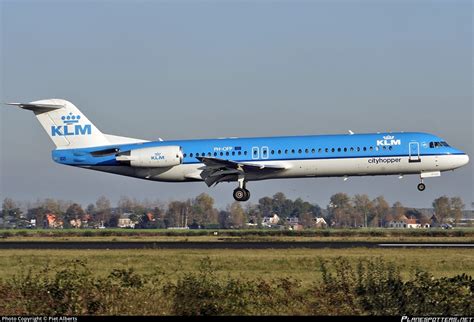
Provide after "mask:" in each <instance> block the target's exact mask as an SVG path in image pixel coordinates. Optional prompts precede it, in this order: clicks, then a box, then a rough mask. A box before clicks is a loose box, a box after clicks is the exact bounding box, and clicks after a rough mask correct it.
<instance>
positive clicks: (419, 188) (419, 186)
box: [417, 183, 426, 191]
mask: <svg viewBox="0 0 474 322" xmlns="http://www.w3.org/2000/svg"><path fill="white" fill-rule="evenodd" d="M417 188H418V191H424V190H425V189H426V186H425V184H424V183H419V184H418V186H417Z"/></svg>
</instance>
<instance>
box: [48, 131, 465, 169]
mask: <svg viewBox="0 0 474 322" xmlns="http://www.w3.org/2000/svg"><path fill="white" fill-rule="evenodd" d="M442 141H444V140H442V139H441V138H439V137H437V136H435V135H432V134H428V133H418V132H396V133H370V134H354V135H348V134H339V135H311V136H284V137H260V138H228V139H195V140H174V141H153V142H146V143H138V144H122V145H111V146H102V147H93V148H83V149H69V150H54V151H53V159H54V160H55V161H56V162H59V163H63V164H70V165H116V164H118V163H117V162H116V161H115V156H114V155H113V154H111V155H107V156H102V157H93V156H91V155H90V152H94V151H100V150H104V149H108V148H111V147H114V148H118V149H120V151H128V150H132V149H140V148H147V147H159V146H167V145H177V146H181V147H182V150H183V154H185V157H184V160H183V163H184V164H194V163H200V162H199V161H198V160H197V159H196V156H209V153H210V156H211V157H216V158H222V159H228V160H234V161H241V162H252V161H254V162H255V161H261V160H266V161H273V160H279V161H283V160H305V159H340V158H373V157H404V156H405V157H406V156H408V155H409V150H410V142H414V144H412V149H415V150H412V152H413V153H415V152H416V146H417V145H416V143H418V145H419V153H420V156H427V155H446V154H464V152H462V151H460V150H457V149H455V148H453V147H446V146H441V147H437V148H430V144H429V143H430V142H442ZM236 148H237V149H236ZM364 148H366V150H365V151H364ZM371 148H372V150H371ZM313 149H314V153H313ZM320 149H321V150H320ZM326 149H328V150H327V152H326ZM333 149H334V151H333ZM339 149H340V151H339ZM344 149H346V151H344ZM358 149H359V151H357V150H358ZM377 149H378V150H377ZM253 150H257V151H258V157H257V156H256V155H254V154H253ZM265 150H266V155H263V154H264V153H265ZM278 150H280V151H281V153H280V154H279V153H278ZM285 150H287V153H285ZM292 150H294V152H292ZM299 150H301V153H300V152H299ZM306 150H308V152H306ZM232 152H234V154H232ZM239 152H240V155H239ZM272 152H273V153H272ZM196 153H198V154H199V155H196ZM221 153H222V154H221ZM79 154H80V156H81V157H80V158H77V156H78V155H79ZM191 154H192V156H191ZM203 154H204V155H203Z"/></svg>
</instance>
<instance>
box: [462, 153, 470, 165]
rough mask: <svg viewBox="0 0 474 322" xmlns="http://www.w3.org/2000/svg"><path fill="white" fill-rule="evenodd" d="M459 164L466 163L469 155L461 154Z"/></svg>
mask: <svg viewBox="0 0 474 322" xmlns="http://www.w3.org/2000/svg"><path fill="white" fill-rule="evenodd" d="M461 157H462V158H461V166H463V165H466V164H468V163H469V156H468V155H467V154H464V155H462V156H461Z"/></svg>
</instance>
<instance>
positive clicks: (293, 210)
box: [0, 192, 465, 229]
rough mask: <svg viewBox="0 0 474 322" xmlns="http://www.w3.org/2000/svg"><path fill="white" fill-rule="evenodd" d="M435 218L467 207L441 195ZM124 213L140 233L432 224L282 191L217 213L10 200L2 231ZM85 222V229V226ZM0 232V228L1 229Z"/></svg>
mask: <svg viewBox="0 0 474 322" xmlns="http://www.w3.org/2000/svg"><path fill="white" fill-rule="evenodd" d="M432 206H433V213H434V214H435V217H436V219H437V220H438V222H439V223H445V222H448V221H452V222H455V223H457V222H458V221H459V220H460V219H461V217H462V211H463V209H464V208H465V205H464V203H463V201H462V199H461V198H460V197H447V196H441V197H439V198H436V199H435V200H434V201H433V203H432ZM124 214H126V215H127V217H128V218H130V220H131V221H132V222H135V223H136V225H135V228H169V227H190V228H234V229H239V228H245V227H247V226H248V223H253V226H254V227H257V228H261V227H262V219H263V218H264V217H270V216H273V215H274V214H277V215H278V217H279V219H280V221H279V223H278V224H279V225H280V226H285V225H288V219H289V218H298V221H299V224H300V225H302V226H303V227H304V228H312V227H314V225H315V218H318V217H323V218H324V219H325V220H326V222H327V224H328V226H329V227H338V228H341V227H342V228H344V227H384V226H386V224H387V223H389V222H390V221H393V220H402V219H403V218H413V219H416V220H417V221H418V222H420V223H422V224H423V223H429V222H430V221H431V220H432V218H431V215H432V214H431V213H427V212H426V211H425V212H423V211H420V210H418V209H413V208H407V207H405V206H404V205H403V204H402V203H401V202H399V201H397V202H395V203H394V204H392V205H390V204H389V203H388V202H387V201H386V200H385V198H384V197H383V196H378V197H376V198H374V199H370V198H369V196H368V195H366V194H356V195H354V196H349V195H348V194H346V193H336V194H334V195H332V196H331V197H330V200H329V203H328V205H327V206H326V207H325V208H321V207H320V206H319V205H318V204H314V203H310V202H308V201H304V200H302V199H301V198H296V199H294V200H293V199H290V198H287V197H286V196H285V195H284V194H283V193H282V192H278V193H276V194H274V195H273V196H271V197H270V196H267V197H263V198H260V199H259V200H258V202H257V203H256V204H253V203H246V204H242V203H239V202H233V203H232V204H229V205H228V206H227V207H225V209H217V208H216V207H215V201H214V199H213V198H212V197H211V196H209V195H208V194H206V193H202V194H200V195H198V196H197V197H195V198H189V199H187V200H184V201H180V200H175V201H171V202H169V203H163V202H161V201H159V200H155V201H150V200H147V199H145V200H137V199H135V198H130V197H126V196H122V197H120V199H119V200H118V202H117V204H116V205H115V206H113V205H112V202H111V201H110V200H109V199H108V198H107V197H105V196H100V197H99V198H98V199H97V200H96V202H95V203H90V204H88V205H87V206H86V207H85V208H83V206H82V205H81V204H79V203H77V202H73V201H64V200H57V199H52V198H47V199H44V200H37V201H35V202H19V201H15V200H13V199H11V198H5V199H4V200H3V204H2V211H1V214H0V219H1V220H0V222H1V223H2V225H3V228H6V227H17V228H23V227H26V226H27V225H28V223H29V222H31V220H32V219H34V220H35V222H36V227H37V228H46V227H49V226H48V216H54V219H55V220H57V221H60V222H62V223H63V225H62V226H63V227H64V228H71V227H76V226H75V223H76V222H79V221H80V222H81V223H83V224H82V225H81V226H82V227H90V228H92V227H97V226H98V225H102V226H105V227H117V226H118V224H119V219H120V218H123V216H124ZM84 223H85V224H84ZM0 227H1V226H0Z"/></svg>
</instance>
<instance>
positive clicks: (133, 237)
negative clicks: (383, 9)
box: [0, 228, 474, 242]
mask: <svg viewBox="0 0 474 322" xmlns="http://www.w3.org/2000/svg"><path fill="white" fill-rule="evenodd" d="M215 232H217V235H216V234H215ZM222 239H225V240H236V239H237V240H248V241H311V240H314V241H316V240H325V241H338V240H339V241H385V242H388V241H440V242H447V241H453V242H474V228H456V229H450V230H442V229H402V230H400V229H384V228H367V229H313V230H303V231H288V230H271V229H262V230H257V229H242V230H205V229H203V230H168V229H136V230H135V229H118V228H116V229H58V230H52V229H35V230H30V229H24V230H14V229H9V230H8V229H7V230H5V229H4V230H0V240H12V241H13V240H15V241H21V240H24V241H34V240H48V241H55V240H57V241H65V240H70V241H73V240H74V241H86V240H89V241H112V240H116V241H125V240H127V241H146V240H148V241H165V240H168V241H184V240H189V241H219V240H222Z"/></svg>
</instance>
